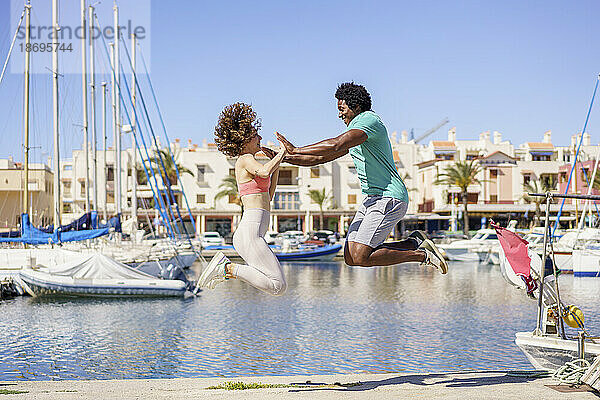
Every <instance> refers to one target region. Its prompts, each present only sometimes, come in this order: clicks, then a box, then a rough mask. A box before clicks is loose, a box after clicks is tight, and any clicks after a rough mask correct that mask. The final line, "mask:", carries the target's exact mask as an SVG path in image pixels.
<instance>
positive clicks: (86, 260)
mask: <svg viewBox="0 0 600 400" xmlns="http://www.w3.org/2000/svg"><path fill="white" fill-rule="evenodd" d="M40 271H43V272H47V273H49V274H51V275H58V276H66V277H71V278H75V279H144V280H155V279H156V277H154V276H152V275H148V274H146V273H144V272H141V271H137V270H135V269H133V268H131V267H129V266H127V265H125V264H123V263H120V262H118V261H115V260H113V259H111V258H110V257H107V256H105V255H103V254H101V253H91V254H90V253H87V254H85V253H84V254H81V255H79V256H78V257H75V258H73V259H71V260H69V261H67V262H65V263H63V264H58V265H52V266H46V267H43V268H40Z"/></svg>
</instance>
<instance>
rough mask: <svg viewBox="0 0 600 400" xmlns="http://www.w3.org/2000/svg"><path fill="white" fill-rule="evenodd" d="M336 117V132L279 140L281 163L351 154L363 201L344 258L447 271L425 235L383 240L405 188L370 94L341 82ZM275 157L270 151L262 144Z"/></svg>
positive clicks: (403, 203)
mask: <svg viewBox="0 0 600 400" xmlns="http://www.w3.org/2000/svg"><path fill="white" fill-rule="evenodd" d="M335 98H336V100H337V107H338V117H339V118H340V119H342V121H344V124H346V127H347V129H346V131H345V132H344V133H342V134H341V135H339V136H336V137H332V138H329V139H325V140H322V141H320V142H318V143H314V144H310V145H306V146H302V147H297V146H294V145H293V144H292V143H291V142H290V141H288V140H287V139H286V138H285V137H284V136H283V135H281V134H279V133H277V138H278V139H279V140H280V141H281V143H282V144H283V145H284V146H285V147H286V149H287V152H288V154H287V155H286V156H285V158H284V161H285V162H288V163H290V164H294V165H301V166H313V165H318V164H322V163H326V162H329V161H332V160H335V159H336V158H339V157H342V156H344V155H345V154H348V153H350V156H352V159H353V161H354V165H355V167H356V171H357V173H358V179H359V180H360V183H361V189H362V193H363V194H364V195H365V199H364V201H363V202H362V204H361V206H360V207H359V209H358V211H357V212H356V215H355V216H354V219H353V220H352V223H351V224H350V226H349V228H348V232H347V233H346V244H345V246H344V261H345V262H346V264H348V265H351V266H363V267H372V266H384V265H396V264H400V263H403V262H420V263H421V265H423V266H429V267H434V268H436V269H438V270H439V271H440V272H441V273H443V274H445V273H447V272H448V264H447V263H446V260H445V259H444V257H443V256H442V254H441V253H440V252H439V250H438V249H437V248H436V246H435V245H434V244H433V242H432V241H431V240H429V239H427V237H426V236H425V235H424V234H422V233H420V232H418V231H415V232H413V233H412V234H411V235H410V236H409V238H408V239H406V240H402V241H397V242H387V243H384V241H385V240H386V238H387V237H388V236H389V234H390V232H391V231H392V229H393V228H394V227H395V226H396V225H397V224H398V222H399V221H400V220H401V219H402V217H404V215H405V214H406V210H407V208H408V192H407V190H406V186H405V185H404V182H403V181H402V178H401V177H400V175H399V174H398V171H397V170H396V165H395V163H394V157H393V155H392V145H391V143H390V140H389V137H388V133H387V129H386V128H385V125H384V124H383V122H382V121H381V118H379V116H378V115H377V114H376V113H374V112H373V111H372V110H371V95H369V92H367V89H365V87H364V86H362V85H357V84H355V83H354V82H347V83H342V84H341V85H340V86H339V87H338V88H337V90H336V92H335ZM263 151H264V152H265V153H266V154H267V155H268V156H269V157H274V156H275V153H274V151H273V150H270V149H268V148H263Z"/></svg>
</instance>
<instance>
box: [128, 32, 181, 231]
mask: <svg viewBox="0 0 600 400" xmlns="http://www.w3.org/2000/svg"><path fill="white" fill-rule="evenodd" d="M122 41H123V48H124V49H125V54H126V55H127V59H128V60H129V64H130V65H131V66H133V62H132V60H131V57H130V56H129V50H128V49H127V44H126V43H125V41H124V40H122ZM134 73H135V72H134ZM135 74H136V75H137V73H135ZM135 85H136V87H132V88H131V89H132V90H133V91H135V90H138V91H139V94H140V100H141V101H142V107H143V109H144V112H145V114H146V118H147V119H148V126H149V127H150V132H151V133H152V137H153V139H154V145H155V146H156V155H157V157H158V158H159V159H160V164H161V166H162V168H163V172H164V174H165V179H163V180H166V182H165V186H166V187H167V190H168V192H167V193H168V195H169V197H170V198H171V200H172V203H173V204H174V205H175V210H176V212H177V216H178V219H179V220H180V221H181V226H182V227H183V230H184V232H185V235H186V237H187V238H188V239H189V238H190V234H189V233H188V231H187V227H186V226H185V223H184V222H183V218H182V216H181V212H180V210H179V204H178V203H177V201H176V199H175V195H174V194H173V190H172V189H171V181H170V180H169V177H168V175H167V169H166V167H165V164H164V161H163V156H162V154H161V153H160V151H159V146H158V141H157V139H156V135H155V134H154V129H153V127H152V122H151V121H150V115H149V114H148V109H147V108H146V102H145V100H144V95H143V94H142V91H141V89H140V88H139V84H138V81H137V79H136V81H135ZM167 151H168V152H169V155H170V149H169V146H168V143H167ZM171 159H172V160H173V165H174V167H175V173H176V175H177V177H178V178H179V173H178V171H177V170H178V168H177V162H176V161H175V160H174V158H173V157H172V156H171ZM181 191H182V193H183V185H182V187H181ZM169 206H171V204H169ZM173 217H175V216H173ZM173 219H174V220H175V218H173ZM192 221H193V219H192ZM175 227H176V228H177V233H178V234H181V233H180V232H179V228H178V224H177V221H175Z"/></svg>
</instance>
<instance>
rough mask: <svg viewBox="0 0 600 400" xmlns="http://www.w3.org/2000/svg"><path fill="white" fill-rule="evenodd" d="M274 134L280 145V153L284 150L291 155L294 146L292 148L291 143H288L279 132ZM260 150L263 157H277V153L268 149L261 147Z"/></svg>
mask: <svg viewBox="0 0 600 400" xmlns="http://www.w3.org/2000/svg"><path fill="white" fill-rule="evenodd" d="M275 134H276V136H277V140H279V143H280V151H281V150H284V151H285V152H286V153H288V154H292V151H295V149H296V146H294V145H293V144H292V143H290V141H289V140H287V139H286V138H285V137H284V136H283V135H282V134H280V133H279V132H275ZM260 148H261V150H262V152H263V153H265V155H266V156H267V157H269V158H273V157H275V156H276V155H277V151H275V150H273V149H271V148H269V147H265V146H261V147H260Z"/></svg>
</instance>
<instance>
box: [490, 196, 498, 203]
mask: <svg viewBox="0 0 600 400" xmlns="http://www.w3.org/2000/svg"><path fill="white" fill-rule="evenodd" d="M497 202H498V195H497V194H490V203H497Z"/></svg>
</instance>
